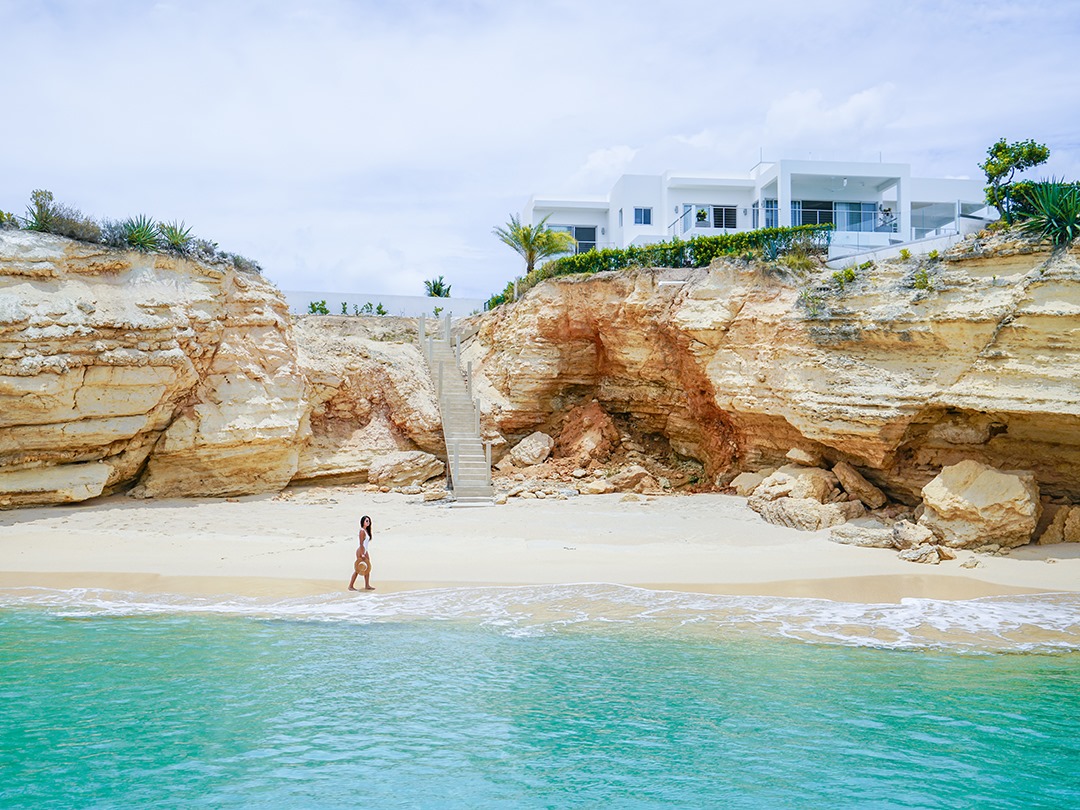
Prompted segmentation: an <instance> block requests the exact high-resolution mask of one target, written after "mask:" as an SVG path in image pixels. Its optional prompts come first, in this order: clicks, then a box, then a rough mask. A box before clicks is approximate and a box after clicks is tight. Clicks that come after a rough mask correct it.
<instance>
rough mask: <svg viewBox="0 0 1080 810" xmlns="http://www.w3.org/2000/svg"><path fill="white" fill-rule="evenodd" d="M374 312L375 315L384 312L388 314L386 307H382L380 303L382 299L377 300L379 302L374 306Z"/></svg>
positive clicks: (383, 313)
mask: <svg viewBox="0 0 1080 810" xmlns="http://www.w3.org/2000/svg"><path fill="white" fill-rule="evenodd" d="M375 314H376V315H386V314H388V312H387V309H386V307H384V306H383V305H382V301H380V302H379V303H378V304H377V305H376V307H375Z"/></svg>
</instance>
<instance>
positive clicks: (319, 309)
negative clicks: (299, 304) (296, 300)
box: [307, 300, 330, 315]
mask: <svg viewBox="0 0 1080 810" xmlns="http://www.w3.org/2000/svg"><path fill="white" fill-rule="evenodd" d="M307 311H308V314H309V315H329V314H330V310H329V309H327V308H326V301H325V300H323V301H312V302H311V303H309V304H308V307H307Z"/></svg>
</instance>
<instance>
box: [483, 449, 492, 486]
mask: <svg viewBox="0 0 1080 810" xmlns="http://www.w3.org/2000/svg"><path fill="white" fill-rule="evenodd" d="M484 459H485V460H486V461H487V482H488V486H490V485H491V440H490V439H489V440H488V441H486V442H484Z"/></svg>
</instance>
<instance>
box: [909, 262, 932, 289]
mask: <svg viewBox="0 0 1080 810" xmlns="http://www.w3.org/2000/svg"><path fill="white" fill-rule="evenodd" d="M911 286H912V287H914V288H915V289H916V290H932V289H934V279H933V278H932V277H931V276H930V268H928V267H920V268H918V269H917V270H916V271H915V275H913V276H912V277H911Z"/></svg>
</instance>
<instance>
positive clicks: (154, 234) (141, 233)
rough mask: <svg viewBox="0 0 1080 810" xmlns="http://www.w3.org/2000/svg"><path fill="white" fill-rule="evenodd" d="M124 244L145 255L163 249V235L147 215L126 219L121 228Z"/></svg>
mask: <svg viewBox="0 0 1080 810" xmlns="http://www.w3.org/2000/svg"><path fill="white" fill-rule="evenodd" d="M121 227H122V228H123V231H124V242H125V243H126V244H127V246H128V247H132V248H135V250H138V251H141V252H143V253H151V252H153V251H155V250H157V249H158V248H160V247H161V234H160V232H159V231H158V226H157V223H155V222H154V220H152V219H150V217H148V216H146V215H145V214H139V216H137V217H129V218H128V219H125V220H124V222H123V225H122V226H121Z"/></svg>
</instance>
